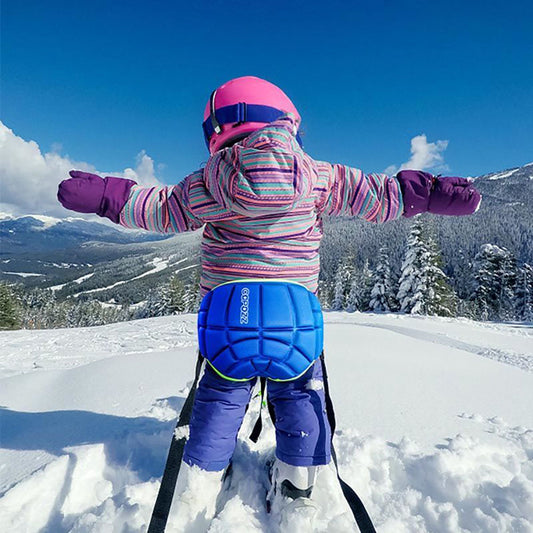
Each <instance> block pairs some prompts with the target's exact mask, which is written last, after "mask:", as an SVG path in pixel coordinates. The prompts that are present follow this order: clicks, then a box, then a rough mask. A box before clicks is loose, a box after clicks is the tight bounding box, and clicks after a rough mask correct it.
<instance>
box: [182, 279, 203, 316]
mask: <svg viewBox="0 0 533 533" xmlns="http://www.w3.org/2000/svg"><path fill="white" fill-rule="evenodd" d="M201 301H202V297H201V293H200V271H199V270H197V271H195V273H194V276H193V277H192V279H191V282H190V283H188V284H187V286H186V287H185V293H184V312H185V313H197V312H198V309H200V303H201Z"/></svg>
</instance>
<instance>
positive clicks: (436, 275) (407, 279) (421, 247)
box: [398, 217, 456, 316]
mask: <svg viewBox="0 0 533 533" xmlns="http://www.w3.org/2000/svg"><path fill="white" fill-rule="evenodd" d="M441 267H442V259H441V255H440V253H439V250H438V247H437V244H436V242H435V240H434V239H433V237H432V235H431V232H430V230H429V228H427V227H425V226H424V223H423V221H422V219H421V218H420V217H417V219H416V220H415V221H414V223H413V225H412V227H411V231H410V233H409V237H408V239H407V249H406V253H405V259H404V262H403V264H402V271H401V276H400V282H399V283H400V287H399V290H398V301H399V304H400V309H401V311H403V312H404V313H411V314H425V315H440V316H453V315H454V314H455V311H456V297H455V294H454V292H453V290H452V288H451V287H450V285H449V283H448V280H447V277H446V274H445V273H444V272H443V270H442V268H441Z"/></svg>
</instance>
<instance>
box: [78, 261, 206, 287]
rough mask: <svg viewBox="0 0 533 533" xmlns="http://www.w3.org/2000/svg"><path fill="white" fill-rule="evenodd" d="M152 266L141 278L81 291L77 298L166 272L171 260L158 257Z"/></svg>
mask: <svg viewBox="0 0 533 533" xmlns="http://www.w3.org/2000/svg"><path fill="white" fill-rule="evenodd" d="M187 259H188V257H183V258H182V259H180V260H179V261H177V262H176V263H174V264H173V265H172V266H176V265H178V264H179V263H183V262H184V261H187ZM152 265H153V266H154V268H152V269H151V270H148V272H144V273H143V274H140V275H139V276H135V277H134V278H130V279H125V280H121V281H117V282H116V283H113V285H108V286H107V287H99V288H98V289H90V290H88V291H81V292H79V293H77V294H76V296H79V295H80V294H90V293H92V292H101V291H106V290H108V289H113V288H114V287H118V286H119V285H124V284H125V283H129V282H130V281H134V280H136V279H140V278H144V277H146V276H150V275H151V274H155V273H156V272H161V270H165V268H168V266H169V260H168V259H162V258H161V257H156V258H154V259H153V260H152ZM197 266H198V264H194V265H189V266H186V267H184V268H179V269H177V270H175V271H174V272H176V273H177V272H182V271H184V270H188V269H191V268H196V267H197Z"/></svg>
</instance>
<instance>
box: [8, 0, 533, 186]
mask: <svg viewBox="0 0 533 533" xmlns="http://www.w3.org/2000/svg"><path fill="white" fill-rule="evenodd" d="M532 20H533V2H530V1H525V0H524V1H513V0H508V1H506V2H501V1H499V0H491V1H490V2H486V1H475V0H472V1H463V2H455V1H401V0H397V1H372V2H370V1H368V2H358V1H355V2H349V1H344V2H337V1H328V2H314V1H312V0H309V1H306V2H303V1H302V2H300V1H293V2H290V1H287V0H285V1H278V0H271V1H269V2H255V1H248V2H246V1H240V0H235V1H231V0H226V1H220V0H213V1H210V2H208V1H197V2H194V3H185V2H178V1H175V2H171V1H158V0H155V1H151V2H141V1H137V0H129V1H125V0H115V1H102V0H92V1H76V2H73V1H71V0H70V1H58V0H48V1H46V2H42V1H34V0H24V1H20V0H3V1H2V94H1V104H2V105H1V120H2V122H3V123H4V124H5V125H6V126H7V127H8V128H11V129H12V130H13V131H14V133H15V134H16V135H17V136H20V137H21V138H22V139H25V140H27V141H29V140H34V141H36V142H37V143H38V144H39V147H40V149H41V151H42V152H48V151H51V150H52V151H54V150H55V151H58V150H59V152H60V153H61V154H63V155H65V156H68V157H69V158H71V159H73V160H76V161H86V162H89V163H90V164H91V165H94V167H95V168H97V169H99V170H100V169H101V170H111V169H124V168H125V167H128V166H135V157H136V155H137V154H139V153H140V152H141V151H143V150H144V151H145V152H146V153H147V154H148V155H149V156H150V158H152V159H153V160H154V161H155V164H156V174H157V176H158V178H159V179H160V180H161V181H163V182H165V183H175V182H177V181H179V180H180V179H181V178H182V177H184V176H185V175H186V174H188V173H189V172H191V171H193V170H195V169H196V168H198V167H199V166H200V165H201V164H202V163H203V162H205V160H206V159H207V152H206V148H205V145H204V142H203V137H202V132H201V121H202V113H203V108H204V105H205V101H206V99H207V98H208V96H209V94H210V92H211V90H212V89H213V88H215V87H216V86H218V85H220V84H221V83H223V82H224V81H227V80H228V79H230V78H232V77H236V76H241V75H249V74H252V75H257V76H260V77H264V78H266V79H268V80H270V81H272V82H274V83H276V84H278V85H279V86H281V87H282V88H283V89H284V90H285V92H287V94H288V95H289V96H290V97H291V98H292V99H293V101H294V102H295V104H296V105H297V107H298V108H299V109H300V111H301V114H302V116H303V129H304V132H305V137H304V142H305V147H306V150H307V151H308V152H309V153H310V155H312V156H313V157H315V158H316V159H325V160H329V161H332V162H342V163H346V164H350V165H353V166H356V167H358V168H361V169H363V170H365V171H368V172H370V171H383V170H384V169H385V168H387V167H389V166H390V165H396V166H399V165H401V164H402V163H404V162H406V161H408V160H409V158H410V153H409V150H410V142H411V139H412V138H413V137H416V136H418V135H420V134H426V135H427V140H428V142H437V141H438V140H442V141H444V140H446V141H448V142H449V143H448V145H447V147H446V149H445V150H444V148H443V146H445V144H444V145H441V152H440V155H441V157H443V161H441V162H440V165H441V166H442V165H447V167H448V171H447V173H448V174H455V175H478V174H482V173H486V172H490V171H495V170H499V169H504V168H508V167H512V166H518V165H522V164H525V163H528V162H530V161H531V160H533V142H532V139H533V37H532V35H533V34H532V30H531V28H532V26H531V21H532Z"/></svg>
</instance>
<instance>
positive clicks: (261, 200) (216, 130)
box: [58, 76, 481, 515]
mask: <svg viewBox="0 0 533 533" xmlns="http://www.w3.org/2000/svg"><path fill="white" fill-rule="evenodd" d="M299 125H300V115H299V114H298V111H297V109H296V108H295V106H294V105H293V103H292V102H291V100H290V99H289V98H288V97H287V96H286V95H285V94H284V93H283V92H282V91H281V90H280V89H279V88H278V87H276V86H275V85H272V84H271V83H269V82H267V81H265V80H262V79H259V78H255V77H251V76H246V77H242V78H237V79H234V80H231V81H229V82H227V83H225V84H224V85H222V86H221V87H219V88H218V89H217V90H216V91H214V92H213V94H212V95H211V98H210V101H209V102H208V104H207V106H206V109H205V113H204V123H203V129H204V134H205V140H206V143H207V146H208V148H209V152H210V154H211V156H210V158H209V160H208V162H207V164H206V166H205V168H204V169H201V170H198V171H197V172H194V173H193V174H191V175H189V176H187V177H186V178H185V179H184V180H182V181H181V182H179V183H178V184H177V185H174V186H169V187H140V186H138V185H137V184H136V183H135V182H134V181H132V180H127V179H121V178H114V177H106V178H104V179H101V178H100V177H99V176H96V175H93V174H89V173H86V172H80V171H71V172H70V175H71V176H72V178H71V179H67V180H65V181H63V182H62V183H61V184H60V186H59V193H58V199H59V201H60V202H61V203H62V204H63V205H64V206H65V207H66V208H67V209H72V210H74V211H79V212H82V213H96V214H98V215H100V216H103V217H107V218H109V219H110V220H112V221H113V222H115V223H118V224H121V225H123V226H126V227H129V228H144V229H146V230H150V231H158V232H162V233H173V232H183V231H192V230H196V229H198V228H200V227H202V226H204V230H203V239H202V277H201V291H202V293H203V294H206V293H207V292H208V291H210V290H211V289H213V288H215V287H217V286H218V285H220V284H222V283H225V282H227V281H231V280H238V279H242V278H270V279H276V278H281V279H287V280H291V281H295V282H298V283H300V284H302V285H304V286H305V287H307V288H308V289H309V290H310V291H311V292H316V291H317V285H318V274H319V254H318V248H319V244H320V239H321V237H322V222H321V218H322V216H323V215H328V216H337V215H339V216H340V215H347V216H358V217H362V218H364V219H365V220H367V221H369V222H376V223H382V222H387V221H389V220H395V219H398V218H400V217H401V216H404V217H412V216H414V215H416V214H418V213H423V212H430V213H435V214H441V215H468V214H471V213H474V212H475V211H476V210H477V209H478V207H479V204H480V201H481V197H480V195H479V193H478V192H477V191H476V190H475V189H474V187H473V186H472V183H471V182H470V181H469V180H466V179H463V178H440V177H434V176H432V175H431V174H429V173H427V172H422V171H415V170H402V171H400V172H399V173H398V174H397V175H396V176H394V177H389V176H386V175H384V174H363V172H361V171H360V170H358V169H355V168H349V167H347V166H344V165H339V164H330V163H327V162H321V161H315V160H313V159H312V158H311V157H310V156H309V155H307V154H306V153H305V152H304V151H303V150H302V147H301V143H300V139H299V135H298V128H299ZM310 380H314V381H313V386H312V387H311V386H308V383H309V381H310ZM320 380H322V370H321V365H320V362H316V363H315V364H314V365H313V366H312V367H311V368H310V369H309V370H308V371H307V372H306V373H305V374H304V375H303V376H301V377H300V378H298V379H296V380H293V381H289V382H285V383H277V382H269V385H268V399H269V402H271V404H272V406H273V408H274V412H275V415H276V422H275V426H276V442H277V447H276V458H277V459H276V463H275V465H274V468H273V472H274V475H273V488H274V490H275V491H279V492H281V493H282V494H283V495H285V496H286V497H287V498H289V500H290V499H292V500H296V501H298V500H301V498H307V497H309V496H310V494H311V491H312V488H313V483H314V479H315V475H316V469H317V467H318V466H319V465H326V464H328V463H329V462H330V438H331V435H330V428H329V425H328V421H327V419H326V418H325V405H324V401H325V400H324V391H323V389H322V388H321V387H317V386H316V383H317V381H318V382H320ZM254 384H255V380H250V381H244V382H234V381H227V380H225V379H223V378H222V377H220V376H219V375H217V374H216V373H215V372H214V371H213V370H212V369H211V368H210V367H209V366H207V368H206V369H205V372H204V374H203V377H202V379H201V381H200V384H199V387H198V390H197V393H196V398H195V403H194V407H193V414H192V419H191V424H190V437H189V439H188V441H187V444H186V447H185V453H184V457H183V461H184V463H185V464H186V465H189V466H192V465H196V467H199V468H200V469H202V470H203V471H206V472H213V474H212V476H214V477H216V478H217V479H218V480H219V481H220V480H221V479H222V473H223V472H224V470H225V469H226V467H227V466H228V464H229V462H230V459H231V456H232V453H233V450H234V447H235V443H236V439H237V433H238V431H239V428H240V426H241V423H242V420H243V417H244V414H245V412H246V408H247V405H248V402H249V400H250V395H251V392H252V389H253V388H254ZM182 470H183V474H181V473H180V478H181V480H179V481H178V486H180V485H181V486H183V485H184V483H186V481H184V479H186V477H187V475H188V473H187V472H188V469H187V467H184V468H183V469H182ZM206 475H208V474H206ZM182 492H183V490H182V489H179V488H178V492H177V494H181V493H182ZM212 512H214V510H213V509H211V510H209V511H208V512H207V515H209V514H212ZM204 513H205V510H204Z"/></svg>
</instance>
